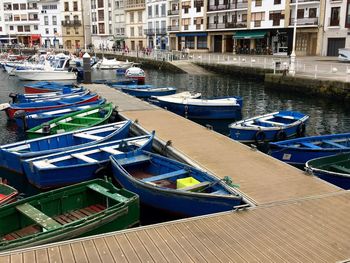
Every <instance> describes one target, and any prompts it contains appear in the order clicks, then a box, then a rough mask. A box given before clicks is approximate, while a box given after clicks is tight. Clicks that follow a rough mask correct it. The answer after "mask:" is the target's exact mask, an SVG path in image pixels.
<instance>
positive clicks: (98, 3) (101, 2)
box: [97, 0, 104, 8]
mask: <svg viewBox="0 0 350 263" xmlns="http://www.w3.org/2000/svg"><path fill="white" fill-rule="evenodd" d="M103 6H104V5H103V0H98V1H97V7H98V8H102V7H103Z"/></svg>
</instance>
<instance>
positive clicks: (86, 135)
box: [73, 132, 103, 141]
mask: <svg viewBox="0 0 350 263" xmlns="http://www.w3.org/2000/svg"><path fill="white" fill-rule="evenodd" d="M73 136H74V137H78V138H83V139H89V140H94V141H95V140H96V141H97V140H101V139H102V138H103V137H101V136H97V135H93V134H89V133H85V132H79V133H74V134H73Z"/></svg>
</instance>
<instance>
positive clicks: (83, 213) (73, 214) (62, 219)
mask: <svg viewBox="0 0 350 263" xmlns="http://www.w3.org/2000/svg"><path fill="white" fill-rule="evenodd" d="M105 209H106V207H105V206H103V205H101V204H95V205H90V206H88V207H85V208H81V209H77V210H73V211H70V212H67V213H65V214H62V215H58V216H55V217H53V219H55V220H56V221H57V222H59V223H60V224H62V225H65V224H68V223H71V222H74V221H76V220H79V219H82V218H85V217H87V216H91V215H94V214H96V213H99V212H101V211H103V210H105Z"/></svg>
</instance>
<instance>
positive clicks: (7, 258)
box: [0, 255, 11, 263]
mask: <svg viewBox="0 0 350 263" xmlns="http://www.w3.org/2000/svg"><path fill="white" fill-rule="evenodd" d="M0 262H1V263H10V262H11V255H6V256H0Z"/></svg>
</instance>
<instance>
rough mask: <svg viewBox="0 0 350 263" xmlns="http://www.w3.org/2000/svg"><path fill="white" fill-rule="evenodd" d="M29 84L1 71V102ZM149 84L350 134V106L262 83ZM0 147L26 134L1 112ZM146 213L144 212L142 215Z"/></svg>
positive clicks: (320, 130) (227, 79) (153, 78)
mask: <svg viewBox="0 0 350 263" xmlns="http://www.w3.org/2000/svg"><path fill="white" fill-rule="evenodd" d="M115 78H117V77H116V75H115V71H93V79H115ZM25 83H26V82H22V81H19V80H17V78H15V77H9V76H8V75H7V74H6V73H4V72H0V103H4V102H8V101H10V98H9V96H8V95H9V93H10V92H19V93H23V85H24V84H25ZM146 83H148V84H153V85H155V86H172V87H176V88H177V89H178V92H181V91H192V92H201V93H202V96H203V97H205V98H210V97H218V96H241V97H243V109H242V117H243V118H248V117H253V116H256V115H260V114H264V113H269V112H273V111H279V110H293V111H300V112H302V113H305V114H308V115H310V119H309V123H308V125H307V128H306V135H310V136H311V135H323V134H331V133H343V132H349V131H350V105H349V104H348V105H346V104H343V103H341V102H339V101H334V100H331V99H325V98H318V97H316V96H313V97H308V96H305V95H303V94H298V93H288V92H285V91H283V87H281V89H280V90H278V91H276V90H271V89H269V88H268V87H265V86H264V84H263V83H257V82H253V81H250V80H242V79H235V78H234V77H232V76H218V75H214V76H213V75H210V76H197V75H187V74H171V73H164V72H162V71H157V70H147V71H146ZM0 116H1V117H0V145H3V144H6V143H10V142H15V141H18V140H22V139H25V137H24V133H23V131H21V130H20V129H18V128H17V126H16V124H15V123H13V122H10V121H7V118H6V115H5V113H4V112H0ZM232 121H233V120H229V121H216V122H212V121H210V120H204V121H201V124H203V125H210V126H212V127H213V129H214V130H216V131H218V132H220V133H222V134H225V135H228V133H229V131H228V124H229V123H230V122H232ZM0 172H1V174H0V177H3V178H6V179H8V181H9V183H10V184H12V185H13V186H15V187H16V188H18V190H19V191H20V192H23V193H24V195H25V196H29V195H32V194H34V193H37V192H38V190H36V189H35V188H33V187H31V186H30V184H28V182H27V181H26V179H25V177H24V176H20V175H18V174H11V173H9V172H7V171H3V170H0ZM143 210H144V211H145V210H146V211H147V212H146V214H148V216H147V218H145V219H144V222H143V224H148V223H154V222H157V221H164V220H168V219H172V218H168V217H165V216H161V217H159V216H155V217H153V216H149V215H151V214H158V211H152V210H150V209H149V208H144V207H143ZM143 214H145V213H143Z"/></svg>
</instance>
